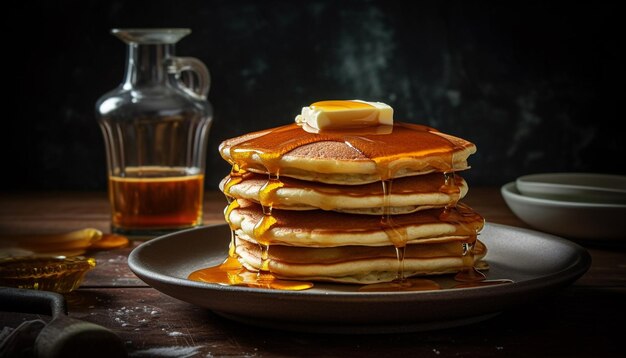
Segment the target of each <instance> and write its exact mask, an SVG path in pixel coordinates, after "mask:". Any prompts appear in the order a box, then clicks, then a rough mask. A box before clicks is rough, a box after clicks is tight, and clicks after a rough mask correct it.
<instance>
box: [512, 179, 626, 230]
mask: <svg viewBox="0 0 626 358" xmlns="http://www.w3.org/2000/svg"><path fill="white" fill-rule="evenodd" d="M500 192H501V193H502V197H503V198H504V201H505V202H506V203H507V205H508V206H509V208H511V211H513V213H514V214H515V215H517V216H518V217H519V218H520V219H521V220H522V221H524V222H525V223H527V224H528V225H530V226H532V227H533V228H535V229H537V230H540V231H544V232H547V233H551V234H554V235H558V236H562V237H566V238H572V239H585V240H600V241H604V240H617V239H624V238H626V204H598V203H588V202H571V201H559V200H550V199H542V198H535V197H529V196H524V195H521V194H520V192H519V191H518V189H517V187H516V183H515V182H510V183H507V184H505V185H503V186H502V188H501V190H500Z"/></svg>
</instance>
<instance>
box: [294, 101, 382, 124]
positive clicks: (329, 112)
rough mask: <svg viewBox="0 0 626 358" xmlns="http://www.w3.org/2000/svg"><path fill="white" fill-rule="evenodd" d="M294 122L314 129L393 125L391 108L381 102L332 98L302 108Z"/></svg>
mask: <svg viewBox="0 0 626 358" xmlns="http://www.w3.org/2000/svg"><path fill="white" fill-rule="evenodd" d="M296 123H298V124H300V125H306V126H308V127H310V128H313V129H315V130H325V129H342V128H363V127H377V126H381V125H385V126H392V125H393V108H391V106H389V105H387V104H385V103H382V102H367V101H362V100H332V101H321V102H315V103H313V104H311V105H310V106H308V107H303V108H302V113H301V114H299V115H298V116H296Z"/></svg>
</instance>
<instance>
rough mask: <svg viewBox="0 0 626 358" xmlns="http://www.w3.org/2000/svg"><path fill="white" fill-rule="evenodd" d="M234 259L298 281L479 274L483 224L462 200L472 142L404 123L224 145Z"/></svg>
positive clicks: (286, 131) (280, 130) (292, 129)
mask: <svg viewBox="0 0 626 358" xmlns="http://www.w3.org/2000/svg"><path fill="white" fill-rule="evenodd" d="M219 150H220V154H221V155H222V157H223V158H224V159H225V160H227V161H228V162H229V163H230V164H231V165H232V166H233V169H232V171H231V173H230V174H229V175H228V176H227V177H226V178H224V180H222V182H221V183H220V189H221V190H222V191H223V192H224V194H225V195H226V197H227V198H228V199H229V205H228V207H227V208H226V209H225V217H226V221H227V222H228V223H229V225H230V227H231V229H232V230H233V240H232V241H231V255H232V256H234V257H236V258H237V259H238V260H239V262H240V263H241V264H242V265H243V266H244V267H245V268H247V269H248V270H252V271H262V272H267V271H269V272H270V273H271V274H272V275H273V276H275V277H278V278H285V279H290V280H308V281H332V282H346V283H361V284H371V283H380V282H390V281H394V280H398V279H404V278H406V277H411V276H418V275H419V276H421V275H434V274H443V273H456V272H460V271H463V270H467V269H472V268H473V267H475V266H477V265H478V263H479V262H481V259H482V258H483V257H484V256H485V254H486V251H487V249H486V247H485V246H484V244H483V243H481V242H480V241H478V240H477V234H478V233H479V232H480V230H481V229H482V227H483V225H484V220H483V218H482V217H481V216H480V215H479V214H478V213H476V212H474V211H473V210H472V209H471V208H469V207H468V206H466V205H464V204H462V203H461V202H459V200H460V199H462V198H463V197H464V196H465V195H466V193H467V192H468V185H467V183H466V182H465V180H464V179H463V178H462V177H461V176H460V175H459V174H458V173H457V172H458V171H462V170H465V169H468V164H467V158H468V157H469V156H470V155H471V154H473V153H474V152H475V151H476V147H475V145H474V144H473V143H471V142H468V141H466V140H464V139H461V138H458V137H454V136H451V135H448V134H444V133H441V132H439V131H437V130H436V129H433V128H430V127H426V126H421V125H414V124H408V123H398V122H396V123H395V124H393V125H392V126H388V125H385V126H379V127H374V128H360V129H345V130H342V129H340V130H328V131H321V132H320V131H311V130H307V128H305V126H303V125H302V124H296V123H294V124H290V125H285V126H281V127H277V128H273V129H268V130H263V131H259V132H255V133H250V134H246V135H243V136H240V137H236V138H232V139H228V140H225V141H224V142H222V143H221V145H220V148H219Z"/></svg>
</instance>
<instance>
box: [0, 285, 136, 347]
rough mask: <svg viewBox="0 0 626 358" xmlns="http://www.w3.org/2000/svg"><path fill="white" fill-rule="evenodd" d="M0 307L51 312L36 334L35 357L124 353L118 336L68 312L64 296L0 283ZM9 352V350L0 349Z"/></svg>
mask: <svg viewBox="0 0 626 358" xmlns="http://www.w3.org/2000/svg"><path fill="white" fill-rule="evenodd" d="M0 307H2V310H3V311H6V312H22V313H35V314H47V315H50V316H52V320H50V322H48V323H47V324H46V325H45V326H44V327H43V329H41V332H40V333H39V334H38V335H37V338H36V339H35V343H34V349H33V353H34V356H35V357H44V358H52V357H54V358H59V357H79V356H80V357H126V356H127V353H126V350H125V348H124V344H123V342H122V340H121V339H120V337H119V336H118V335H117V334H115V333H114V332H112V331H110V330H109V329H107V328H104V327H102V326H99V325H97V324H94V323H91V322H85V321H81V320H78V319H74V318H70V317H68V316H67V305H66V302H65V297H63V296H62V295H60V294H58V293H55V292H49V291H38V290H30V289H20V288H9V287H0ZM2 353H10V352H0V355H2ZM9 356H10V355H9Z"/></svg>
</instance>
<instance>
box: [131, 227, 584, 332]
mask: <svg viewBox="0 0 626 358" xmlns="http://www.w3.org/2000/svg"><path fill="white" fill-rule="evenodd" d="M479 238H480V240H482V241H483V242H484V243H485V244H486V245H487V248H488V249H489V252H488V254H487V257H486V260H487V261H488V262H489V264H490V266H491V268H490V270H489V271H488V272H487V276H488V279H510V280H513V281H514V283H510V284H503V285H495V286H484V287H476V288H463V289H444V290H437V291H422V292H357V291H356V289H357V287H356V286H353V285H341V284H316V285H315V287H314V288H312V289H310V290H305V291H278V290H268V289H257V288H247V287H237V286H222V285H216V284H208V283H202V282H195V281H190V280H187V279H186V277H187V276H188V275H189V273H191V272H193V271H195V270H197V269H201V268H204V267H207V266H212V265H217V264H219V263H221V262H222V261H223V260H224V259H225V258H226V255H227V247H228V242H229V240H230V231H229V229H228V227H227V226H226V225H218V226H207V227H201V228H196V229H191V230H186V231H179V232H176V233H173V234H170V235H166V236H162V237H159V238H156V239H154V240H151V241H147V242H145V243H143V244H141V245H140V246H138V247H137V248H135V249H134V250H133V251H132V252H131V254H130V256H129V258H128V264H129V266H130V268H131V270H132V271H133V272H134V273H135V274H136V275H137V276H138V277H139V278H141V279H142V280H143V281H144V282H146V283H147V284H148V285H150V286H152V287H154V288H155V289H157V290H159V291H161V292H163V293H165V294H166V295H169V296H171V297H174V298H177V299H179V300H182V301H185V302H188V303H191V304H194V305H198V306H201V307H205V308H207V309H210V310H212V311H214V312H215V313H217V314H218V315H221V316H223V317H227V318H229V319H232V320H236V321H240V322H244V323H248V324H252V325H257V326H263V327H269V328H278V329H285V330H296V331H307V332H323V333H392V332H408V331H423V330H431V329H438V328H446V327H453V326H459V325H465V324H469V323H473V322H478V321H481V320H484V319H487V318H490V317H493V316H494V315H496V314H498V313H500V312H502V311H503V310H507V309H511V308H513V307H515V306H516V305H520V304H524V303H527V302H529V301H530V300H534V299H537V298H539V297H540V296H543V295H547V294H550V293H552V292H554V290H557V289H560V288H562V287H564V286H566V285H569V284H571V283H572V282H574V281H575V280H577V279H578V278H579V277H580V276H581V275H582V274H584V273H585V272H586V271H587V270H588V269H589V266H590V263H591V258H590V256H589V254H588V253H587V251H586V250H585V249H583V248H582V247H580V246H578V245H577V244H575V243H572V242H570V241H567V240H565V239H561V238H558V237H556V236H552V235H548V234H544V233H540V232H536V231H531V230H526V229H520V228H514V227H509V226H503V225H496V224H487V225H486V226H485V228H484V230H483V231H482V232H481V234H480V236H479Z"/></svg>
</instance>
